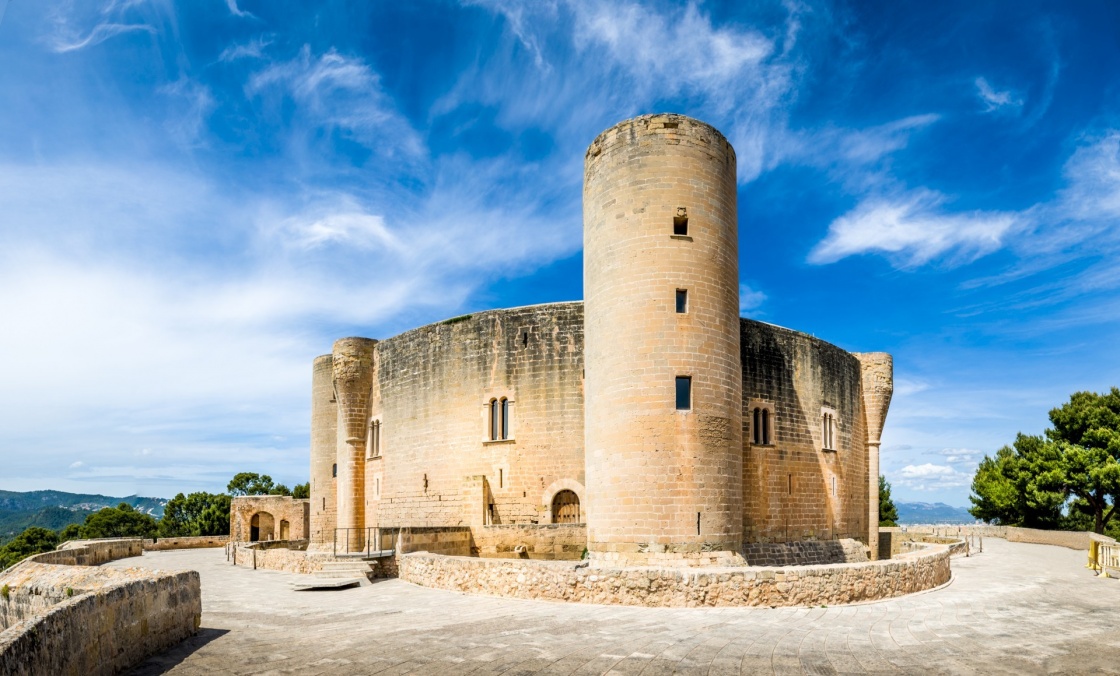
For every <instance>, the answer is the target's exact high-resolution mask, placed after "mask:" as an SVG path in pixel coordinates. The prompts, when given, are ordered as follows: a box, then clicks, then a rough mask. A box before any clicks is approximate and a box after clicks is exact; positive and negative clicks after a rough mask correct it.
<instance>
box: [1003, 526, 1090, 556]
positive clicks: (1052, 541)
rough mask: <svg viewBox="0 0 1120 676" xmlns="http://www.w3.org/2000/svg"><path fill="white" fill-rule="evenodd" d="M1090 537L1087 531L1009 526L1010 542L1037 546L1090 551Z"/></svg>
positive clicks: (1008, 535)
mask: <svg viewBox="0 0 1120 676" xmlns="http://www.w3.org/2000/svg"><path fill="white" fill-rule="evenodd" d="M1089 535H1090V533H1088V532H1086V531H1076V530H1037V529H1034V528H1016V527H1014V526H1008V528H1007V541H1008V542H1028V543H1031V544H1035V545H1054V546H1056V547H1069V548H1070V549H1082V550H1085V551H1089Z"/></svg>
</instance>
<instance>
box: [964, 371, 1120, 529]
mask: <svg viewBox="0 0 1120 676" xmlns="http://www.w3.org/2000/svg"><path fill="white" fill-rule="evenodd" d="M1050 422H1051V424H1052V425H1053V427H1051V428H1050V429H1048V430H1046V433H1045V436H1028V435H1024V434H1020V435H1018V437H1017V438H1016V439H1015V443H1014V445H1013V447H1008V446H1005V447H1003V448H1001V449H1000V450H999V451H998V452H997V453H996V457H995V458H989V457H985V458H984V460H983V461H982V462H981V463H980V467H979V468H978V469H977V471H976V476H975V477H973V480H972V492H973V495H972V496H971V498H970V499H971V500H972V503H973V507H972V509H970V510H969V512H971V513H972V515H973V516H975V517H976V518H978V519H982V520H984V521H988V522H992V523H1000V524H1005V525H1015V526H1026V527H1029V528H1066V529H1070V528H1073V529H1082V528H1085V527H1086V526H1088V527H1090V528H1092V530H1093V531H1095V532H1097V533H1103V532H1105V531H1106V530H1108V528H1109V526H1110V523H1111V522H1112V518H1113V516H1115V513H1116V505H1117V501H1118V499H1120V390H1118V389H1117V388H1115V387H1114V388H1112V390H1111V391H1110V392H1108V393H1105V394H1095V393H1093V392H1077V393H1075V394H1073V395H1072V396H1071V397H1070V400H1069V402H1068V403H1066V404H1063V405H1062V406H1060V407H1058V408H1055V409H1053V410H1052V411H1050ZM1063 508H1065V513H1064V514H1063Z"/></svg>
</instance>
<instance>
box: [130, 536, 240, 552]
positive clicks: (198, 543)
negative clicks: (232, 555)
mask: <svg viewBox="0 0 1120 676" xmlns="http://www.w3.org/2000/svg"><path fill="white" fill-rule="evenodd" d="M227 542H229V536H228V535H199V536H195V537H181V538H156V539H153V540H144V541H143V546H144V551H146V552H161V551H165V550H168V549H206V548H210V547H225V546H226V543H227Z"/></svg>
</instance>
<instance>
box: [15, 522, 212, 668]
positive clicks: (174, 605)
mask: <svg viewBox="0 0 1120 676" xmlns="http://www.w3.org/2000/svg"><path fill="white" fill-rule="evenodd" d="M63 546H64V547H66V549H61V550H56V551H53V552H47V553H45V554H39V555H37V556H34V557H32V558H30V559H28V560H25V561H23V562H21V563H19V564H17V565H15V566H13V567H11V568H9V569H8V570H6V571H4V573H3V574H2V575H0V628H2V629H3V631H2V632H0V674H5V675H9V674H10V675H13V676H14V675H20V676H22V675H24V674H27V675H33V674H116V673H119V672H121V671H124V670H126V669H128V668H129V667H131V666H133V665H135V664H137V663H139V662H141V661H143V660H144V659H146V658H147V657H149V656H151V655H154V654H156V653H159V652H162V651H164V650H167V649H168V648H170V647H172V646H174V645H176V644H178V643H179V642H180V641H182V640H183V639H185V638H187V637H188V636H191V635H192V634H194V633H195V632H196V631H197V630H198V627H199V623H200V621H201V618H202V595H201V590H200V587H199V576H198V573H197V572H195V571H181V572H164V571H154V570H148V569H141V568H129V569H124V570H117V569H106V568H97V567H93V565H95V564H97V563H104V562H106V561H111V560H113V559H115V558H123V557H125V556H139V555H140V554H141V541H140V540H139V539H129V540H107V541H93V542H83V543H66V544H65V545H63Z"/></svg>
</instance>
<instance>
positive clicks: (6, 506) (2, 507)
mask: <svg viewBox="0 0 1120 676" xmlns="http://www.w3.org/2000/svg"><path fill="white" fill-rule="evenodd" d="M122 502H127V503H128V504H130V505H132V506H133V508H135V509H136V511H138V512H144V513H145V514H151V515H152V516H154V517H155V518H157V519H158V518H160V517H162V516H163V506H164V505H166V504H167V500H164V499H163V498H142V497H140V496H138V495H129V496H126V497H123V498H114V497H111V496H108V495H90V494H87V493H66V492H63V491H30V492H27V493H17V492H15V491H0V515H3V513H5V512H37V511H39V510H40V509H42V508H44V507H66V508H67V509H83V510H87V511H97V510H99V509H101V508H102V507H116V506H117V505H119V504H121V503H122Z"/></svg>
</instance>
